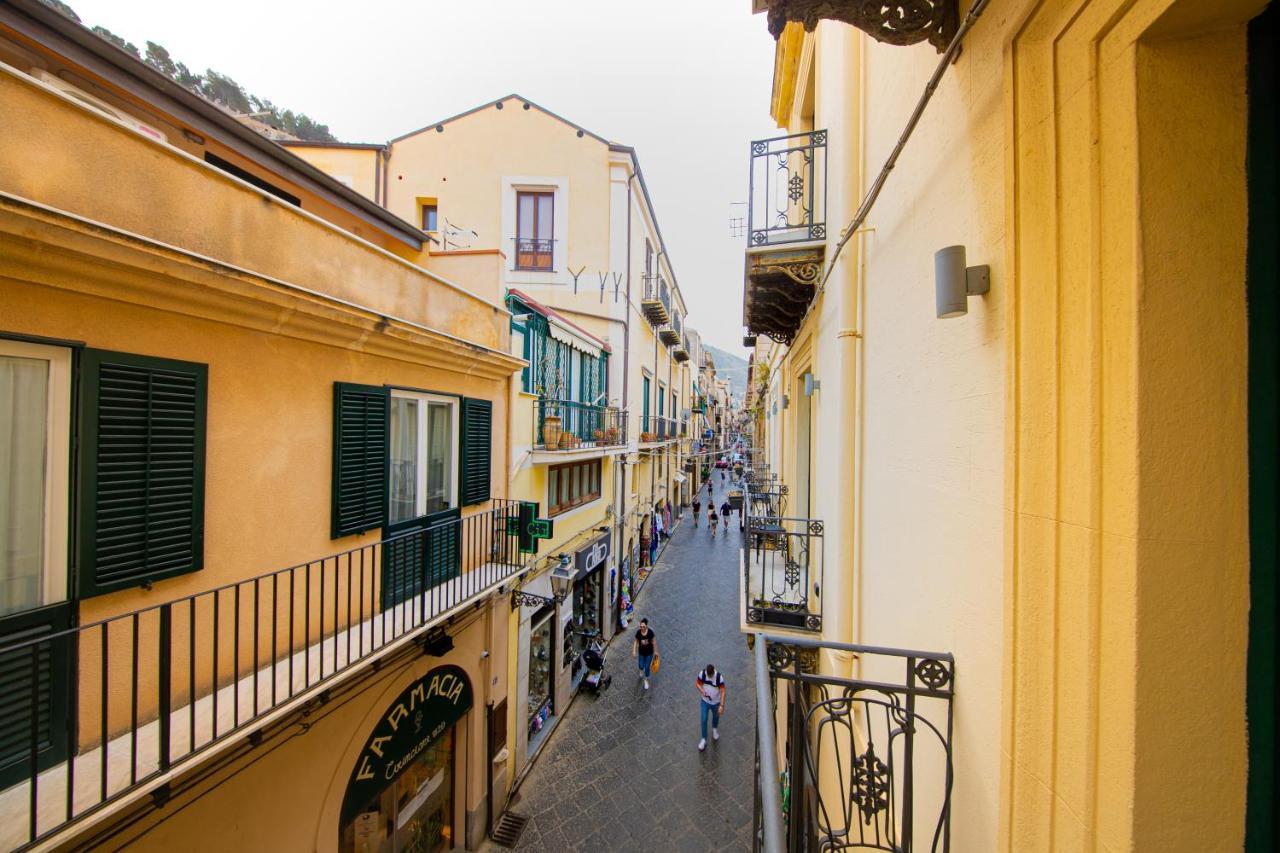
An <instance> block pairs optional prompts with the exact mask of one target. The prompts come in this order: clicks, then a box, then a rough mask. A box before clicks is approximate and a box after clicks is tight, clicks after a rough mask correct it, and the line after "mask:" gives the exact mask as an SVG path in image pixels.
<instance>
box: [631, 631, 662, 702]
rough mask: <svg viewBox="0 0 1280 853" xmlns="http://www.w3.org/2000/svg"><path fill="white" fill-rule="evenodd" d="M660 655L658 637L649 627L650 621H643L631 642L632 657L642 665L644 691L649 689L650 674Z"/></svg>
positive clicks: (641, 675)
mask: <svg viewBox="0 0 1280 853" xmlns="http://www.w3.org/2000/svg"><path fill="white" fill-rule="evenodd" d="M657 654H658V635H657V634H655V633H654V632H653V630H652V629H651V628H650V627H649V620H648V619H647V618H646V619H641V620H640V627H639V628H637V629H636V634H635V637H634V638H633V639H632V641H631V656H632V657H633V658H636V659H637V660H638V662H639V664H640V677H641V678H643V679H644V689H645V690H648V689H649V677H650V676H649V672H650V669H651V668H652V667H653V658H654V656H655V655H657Z"/></svg>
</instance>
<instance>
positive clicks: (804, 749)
mask: <svg viewBox="0 0 1280 853" xmlns="http://www.w3.org/2000/svg"><path fill="white" fill-rule="evenodd" d="M752 641H753V645H754V652H755V667H756V733H757V740H756V789H755V831H754V833H753V836H754V838H753V840H754V845H753V849H754V850H756V851H761V850H763V851H766V852H767V853H782V851H793V853H808V852H809V851H817V850H824V851H834V850H884V851H892V853H911V852H912V851H915V850H926V849H927V850H929V851H931V853H948V851H949V850H950V849H951V788H952V779H953V763H952V754H953V753H952V720H953V705H954V699H955V684H956V673H955V660H954V658H953V657H952V655H950V654H948V653H940V652H921V651H911V650H908V649H889V648H878V647H875V646H861V645H850V644H846V643H824V642H821V641H818V640H811V639H808V638H803V637H779V636H773V635H769V634H764V633H757V634H754V635H752ZM823 650H830V651H835V652H840V653H842V655H852V656H853V659H854V664H853V665H854V677H852V678H844V677H841V676H836V675H825V674H822V673H820V672H819V671H818V670H819V667H820V665H821V658H820V653H821V652H822V651H823ZM779 726H785V727H786V732H785V737H782V738H781V739H780V738H779V737H778V734H779V732H778V731H777V729H778V727H779ZM780 743H783V744H786V748H785V751H783V750H780V749H779V744H780Z"/></svg>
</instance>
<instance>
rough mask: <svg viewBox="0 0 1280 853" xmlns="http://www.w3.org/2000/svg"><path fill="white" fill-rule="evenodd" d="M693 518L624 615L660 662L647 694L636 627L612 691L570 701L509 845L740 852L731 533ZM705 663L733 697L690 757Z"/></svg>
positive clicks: (749, 685) (741, 651)
mask: <svg viewBox="0 0 1280 853" xmlns="http://www.w3.org/2000/svg"><path fill="white" fill-rule="evenodd" d="M705 497H706V496H705V494H704V495H703V499H704V501H705ZM689 521H690V519H689V518H688V517H687V516H686V519H685V521H684V522H682V523H681V524H680V525H679V526H678V527H677V528H676V530H675V533H674V535H673V536H672V539H671V543H670V544H669V545H668V546H667V548H666V550H665V551H664V552H663V554H662V556H661V557H660V558H659V560H658V565H657V566H656V567H655V568H654V571H653V573H652V574H651V575H650V576H649V579H648V581H647V582H646V583H645V585H644V587H643V588H642V589H641V591H640V593H639V595H638V597H637V599H636V619H635V620H634V621H633V622H632V624H633V625H638V624H639V617H641V616H645V617H648V618H649V622H650V625H651V626H652V627H653V629H654V630H655V631H656V632H657V633H658V648H659V651H660V653H661V655H662V667H661V670H660V671H659V672H658V673H657V674H656V675H655V676H654V677H653V678H652V679H651V682H650V683H651V689H650V690H647V691H646V690H643V689H642V688H641V683H640V679H639V675H638V673H637V672H636V669H635V661H634V660H633V659H632V657H631V639H632V634H633V630H628V631H627V632H625V633H624V634H622V635H620V636H619V637H617V638H615V640H614V641H613V643H611V644H610V646H609V649H608V651H607V653H606V662H607V666H608V668H609V670H610V671H611V672H612V674H613V676H614V678H613V686H612V688H611V689H609V690H608V691H606V692H605V693H604V694H602V695H601V696H600V697H599V698H592V697H590V696H586V695H583V696H580V697H579V698H578V699H577V700H576V701H575V702H574V703H573V705H572V706H571V707H570V709H569V711H568V713H566V714H565V716H564V719H563V720H562V721H561V723H560V725H559V726H557V728H556V730H555V732H553V733H552V734H551V739H550V741H549V742H548V743H547V745H546V747H545V749H544V750H543V753H542V755H541V757H540V758H539V759H538V761H537V763H536V764H535V765H534V767H533V769H532V770H531V771H530V772H529V774H528V775H527V776H526V777H525V779H524V782H523V783H522V784H521V790H520V791H519V792H517V797H518V799H516V800H515V801H514V802H515V804H514V806H513V809H514V810H515V811H517V812H520V813H522V814H525V815H528V816H530V817H532V818H533V819H532V820H531V821H530V824H529V828H528V829H526V831H525V836H524V838H522V839H521V843H520V847H519V849H521V850H530V851H547V853H566V851H571V850H584V851H588V850H589V851H593V853H594V851H629V850H637V851H653V850H662V851H667V850H676V851H685V850H688V851H698V853H702V851H708V850H749V849H750V847H751V818H752V815H751V809H752V805H753V800H754V794H753V788H752V785H753V775H752V774H753V766H752V765H753V761H754V756H755V742H754V736H755V681H754V668H753V666H752V661H751V657H750V652H749V651H748V650H747V645H746V641H745V639H744V638H743V636H742V634H741V633H740V632H739V631H738V595H739V590H738V574H739V571H740V563H739V562H738V561H739V550H738V549H739V547H740V544H741V540H740V538H739V537H740V535H741V534H740V533H739V531H738V527H737V520H736V519H735V521H734V524H732V525H730V528H731V529H730V532H729V535H728V536H727V537H726V536H721V537H717V539H716V540H714V541H712V539H711V537H710V534H709V533H708V531H707V528H706V526H705V525H704V526H702V527H700V528H694V527H693V526H692V525H691V524H690V523H689ZM708 663H714V664H715V665H716V667H717V668H718V669H720V671H721V672H723V673H724V676H725V680H726V682H727V684H728V690H729V696H728V701H727V702H726V708H725V714H724V716H722V717H721V719H720V740H719V742H718V743H708V744H707V751H706V752H705V753H699V752H698V749H697V745H698V737H699V732H698V696H697V694H696V692H695V690H694V679H695V678H696V677H697V675H698V672H699V671H700V670H701V669H702V667H703V666H704V665H706V664H708ZM744 806H745V807H744ZM490 849H492V847H491V848H490Z"/></svg>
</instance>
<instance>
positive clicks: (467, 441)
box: [458, 397, 493, 506]
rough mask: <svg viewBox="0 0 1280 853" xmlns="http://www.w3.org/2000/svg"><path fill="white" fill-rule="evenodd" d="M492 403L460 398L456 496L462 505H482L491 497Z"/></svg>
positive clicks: (471, 398)
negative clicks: (460, 411)
mask: <svg viewBox="0 0 1280 853" xmlns="http://www.w3.org/2000/svg"><path fill="white" fill-rule="evenodd" d="M492 448H493V403H492V402H491V401H489V400H477V399H475V398H473V397H463V398H462V464H461V465H460V466H459V469H460V471H459V479H460V480H461V482H460V483H459V488H458V495H459V501H458V502H459V503H460V504H461V505H462V506H468V505H470V504H477V503H482V502H484V501H487V500H489V497H490V495H491V492H490V489H489V484H490V478H491V476H492V463H491V458H492V457H491V454H492Z"/></svg>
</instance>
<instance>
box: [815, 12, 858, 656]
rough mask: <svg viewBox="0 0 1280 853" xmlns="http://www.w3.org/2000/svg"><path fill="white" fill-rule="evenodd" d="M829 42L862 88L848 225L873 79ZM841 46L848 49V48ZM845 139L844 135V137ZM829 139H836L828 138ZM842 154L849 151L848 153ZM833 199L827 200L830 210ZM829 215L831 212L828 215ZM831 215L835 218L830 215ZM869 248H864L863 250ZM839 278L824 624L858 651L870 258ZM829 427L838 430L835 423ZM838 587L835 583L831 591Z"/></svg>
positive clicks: (853, 132)
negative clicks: (843, 431)
mask: <svg viewBox="0 0 1280 853" xmlns="http://www.w3.org/2000/svg"><path fill="white" fill-rule="evenodd" d="M827 37H828V38H833V39H839V40H840V42H837V43H836V44H833V45H832V47H834V48H842V49H838V50H835V51H832V53H834V54H835V56H837V57H843V58H844V60H843V62H842V63H841V66H842V67H835V68H828V69H827V71H828V73H833V74H835V75H836V76H837V77H839V78H840V79H849V77H850V76H852V77H853V78H854V79H857V80H858V86H857V87H856V88H855V89H854V91H853V93H852V99H853V100H854V103H851V104H849V103H845V104H832V107H833V108H834V110H835V114H836V115H837V116H838V115H846V116H851V117H852V120H851V121H848V122H846V124H845V127H843V128H839V129H838V130H837V134H839V135H837V136H836V137H835V138H837V139H838V138H839V137H840V136H843V137H844V142H843V144H842V145H841V146H840V147H839V148H837V149H834V150H829V151H828V156H834V157H840V158H841V159H842V160H843V161H844V162H845V163H848V164H850V165H851V167H852V168H850V169H849V173H848V174H847V175H845V176H844V180H842V181H839V182H838V184H837V185H836V186H834V187H833V189H834V190H835V192H836V193H837V194H838V195H837V196H836V199H835V201H836V204H837V205H838V208H837V209H838V211H839V215H838V216H837V217H835V218H837V219H843V218H844V214H845V212H846V210H849V211H851V210H852V209H853V208H854V207H855V206H856V205H857V203H858V199H859V196H860V193H859V188H860V187H861V185H862V183H863V169H862V164H863V159H864V157H865V152H866V148H865V139H864V138H863V137H864V136H865V134H864V132H863V129H864V127H865V120H864V118H865V117H864V104H865V98H864V97H863V95H864V90H865V84H866V78H865V76H864V72H865V68H864V64H863V62H862V51H861V47H860V44H859V41H858V39H856V38H854V37H853V36H852V35H849V34H846V33H843V32H841V33H839V34H838V35H837V34H836V31H834V30H833V31H830V32H829V33H828V36H827ZM841 42H842V44H841ZM841 131H843V133H841ZM829 138H830V137H829ZM842 149H843V150H842ZM831 201H832V199H830V198H829V199H828V204H830V202H831ZM829 209H830V208H829ZM829 215H830V214H829ZM834 245H835V244H834V242H833V241H832V240H830V239H829V240H828V241H827V251H828V252H830V251H832V249H833V248H834ZM858 248H859V249H861V248H862V245H861V243H859V246H858ZM841 262H843V263H842V268H841V269H840V270H838V274H839V276H840V279H839V282H840V283H839V284H838V285H837V286H835V287H833V288H830V289H829V290H828V291H827V295H828V296H829V297H831V296H834V297H835V299H836V320H837V326H836V328H837V329H838V331H837V332H836V347H835V350H836V366H835V374H836V377H837V379H838V381H837V382H836V383H834V385H835V387H836V400H835V403H836V406H835V409H836V416H835V421H834V422H835V423H836V424H850V425H852V435H842V436H838V435H831V436H829V437H828V441H829V444H830V445H831V450H832V451H833V454H832V455H833V456H834V457H835V461H836V464H835V466H833V470H834V471H836V472H837V475H836V485H837V499H836V500H835V501H834V502H832V503H831V504H829V505H828V511H829V512H832V513H835V514H842V515H843V516H844V517H843V518H837V519H836V524H834V525H832V527H833V528H834V531H835V534H836V535H835V537H834V540H833V541H832V543H831V546H832V547H831V551H832V553H830V554H829V555H828V556H829V557H830V558H831V559H829V560H827V561H826V562H825V563H824V571H826V572H830V574H829V575H828V576H827V577H826V578H825V582H826V583H825V589H824V592H825V593H826V600H827V602H828V606H830V605H834V607H833V611H834V612H832V614H831V615H832V616H833V617H834V618H833V619H829V620H828V619H824V630H823V638H824V639H826V640H832V641H835V642H840V643H856V642H858V641H859V637H860V636H861V634H862V620H861V618H860V615H861V607H862V560H861V542H862V538H863V537H862V481H863V467H862V458H861V451H862V444H863V436H864V423H863V406H862V405H861V395H862V370H863V362H862V357H863V351H862V348H863V336H862V335H863V330H862V328H861V325H860V324H861V319H862V317H861V312H860V302H861V300H862V289H863V284H864V281H863V274H862V273H863V270H864V269H865V267H864V266H863V265H864V253H863V252H861V251H859V252H858V253H857V258H856V260H855V259H854V258H842V259H841V260H840V261H837V263H841ZM828 423H831V422H830V421H828ZM832 581H835V583H832ZM832 663H833V664H835V668H834V670H835V672H837V673H840V674H844V675H852V674H853V672H854V666H855V662H854V661H853V659H852V656H851V655H849V654H847V653H838V654H837V655H836V660H835V661H833V662H832Z"/></svg>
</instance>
